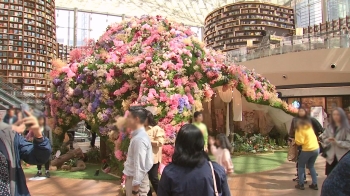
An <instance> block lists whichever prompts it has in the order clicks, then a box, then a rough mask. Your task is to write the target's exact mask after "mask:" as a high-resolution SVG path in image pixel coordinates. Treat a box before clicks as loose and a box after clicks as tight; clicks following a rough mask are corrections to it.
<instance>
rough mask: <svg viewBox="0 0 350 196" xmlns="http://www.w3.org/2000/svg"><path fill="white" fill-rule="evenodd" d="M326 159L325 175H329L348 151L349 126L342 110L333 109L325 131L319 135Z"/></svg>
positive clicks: (349, 140)
mask: <svg viewBox="0 0 350 196" xmlns="http://www.w3.org/2000/svg"><path fill="white" fill-rule="evenodd" d="M321 138H322V141H323V147H324V149H325V151H324V152H323V156H324V157H325V158H326V160H327V162H326V175H329V174H330V173H331V172H332V170H333V169H334V168H335V166H336V165H337V164H338V161H339V160H340V159H341V158H342V157H343V156H344V154H345V153H347V152H348V151H349V150H350V125H349V120H348V118H347V116H346V114H345V112H344V110H343V109H342V108H339V107H338V108H335V109H334V110H333V112H332V114H331V117H330V123H329V125H328V127H327V129H326V131H325V132H324V133H323V134H322V135H321Z"/></svg>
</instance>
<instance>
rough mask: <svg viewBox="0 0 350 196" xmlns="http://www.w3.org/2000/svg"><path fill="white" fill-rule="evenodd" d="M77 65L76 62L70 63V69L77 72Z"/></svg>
mask: <svg viewBox="0 0 350 196" xmlns="http://www.w3.org/2000/svg"><path fill="white" fill-rule="evenodd" d="M78 65H79V64H78V63H73V64H71V66H70V69H71V70H72V72H74V73H77V72H78Z"/></svg>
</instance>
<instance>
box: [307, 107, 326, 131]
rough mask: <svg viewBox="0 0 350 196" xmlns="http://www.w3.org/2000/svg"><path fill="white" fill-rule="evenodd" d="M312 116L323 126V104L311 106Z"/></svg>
mask: <svg viewBox="0 0 350 196" xmlns="http://www.w3.org/2000/svg"><path fill="white" fill-rule="evenodd" d="M310 115H311V117H313V118H315V119H316V120H317V121H318V122H319V123H320V124H321V125H322V127H323V122H324V116H323V108H322V106H316V107H311V111H310Z"/></svg>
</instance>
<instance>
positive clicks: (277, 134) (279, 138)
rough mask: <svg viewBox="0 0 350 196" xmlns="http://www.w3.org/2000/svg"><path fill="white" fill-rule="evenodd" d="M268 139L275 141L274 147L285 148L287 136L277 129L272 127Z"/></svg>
mask: <svg viewBox="0 0 350 196" xmlns="http://www.w3.org/2000/svg"><path fill="white" fill-rule="evenodd" d="M269 137H270V138H272V139H275V141H276V145H279V146H286V144H287V139H288V134H287V133H286V132H284V131H281V130H279V129H277V127H273V128H272V130H271V131H270V132H269Z"/></svg>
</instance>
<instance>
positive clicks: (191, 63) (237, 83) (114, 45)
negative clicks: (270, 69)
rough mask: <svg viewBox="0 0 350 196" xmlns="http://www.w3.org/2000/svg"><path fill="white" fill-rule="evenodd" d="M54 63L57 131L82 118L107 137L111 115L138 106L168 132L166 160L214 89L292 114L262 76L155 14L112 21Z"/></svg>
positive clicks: (123, 141)
mask: <svg viewBox="0 0 350 196" xmlns="http://www.w3.org/2000/svg"><path fill="white" fill-rule="evenodd" d="M53 66H54V70H53V71H52V72H51V78H52V87H51V94H50V96H49V98H48V101H49V103H50V108H51V115H52V116H54V117H55V118H56V121H57V122H56V124H57V127H56V129H55V131H54V133H55V134H56V135H57V136H58V137H63V136H61V135H62V134H63V133H64V132H65V131H66V130H67V129H68V128H70V127H71V126H73V125H74V124H75V123H77V122H78V121H81V120H85V121H87V122H89V123H90V124H91V125H92V126H93V127H94V130H97V133H98V134H99V135H100V136H107V135H108V133H109V132H111V131H112V129H113V123H114V118H115V117H116V116H121V115H124V113H125V112H126V111H127V110H128V108H129V107H130V106H131V105H133V104H135V105H142V106H144V107H146V108H147V109H148V110H150V111H151V112H152V113H153V114H154V115H155V116H156V119H157V120H158V122H159V126H161V127H162V128H163V129H164V130H165V132H166V145H165V146H164V148H163V154H164V155H163V163H164V164H167V163H168V162H169V161H170V157H171V154H172V153H173V143H174V140H175V137H176V133H177V131H178V130H179V128H180V127H181V126H182V125H183V124H185V123H187V122H188V121H189V119H190V118H191V116H192V113H193V111H198V110H202V102H203V101H210V100H211V97H212V95H213V94H214V91H213V88H214V87H217V86H221V85H226V86H227V87H229V88H237V89H238V90H239V91H240V92H241V94H242V95H243V96H244V97H245V98H246V99H247V100H248V101H249V102H254V103H258V104H264V105H270V106H272V107H276V108H279V109H282V110H284V111H285V112H287V113H290V114H293V113H295V108H293V107H291V106H290V105H288V104H287V103H285V102H283V101H281V100H280V99H279V98H278V97H277V93H276V90H275V87H274V86H273V85H272V84H271V83H270V82H269V81H268V80H267V79H265V78H263V77H262V76H260V75H259V74H257V73H255V72H254V71H253V70H249V69H247V68H245V67H244V66H240V65H239V66H238V65H234V64H228V65H227V64H225V56H224V55H223V54H222V53H220V52H217V51H214V50H212V49H209V48H206V47H205V44H204V43H203V42H201V41H200V40H198V38H197V37H196V35H195V34H194V33H193V32H192V31H191V30H190V29H189V28H188V27H185V26H183V25H180V24H177V23H175V22H171V21H168V20H167V19H166V18H163V17H161V16H156V17H152V16H143V17H140V18H136V17H135V18H131V19H130V20H126V21H122V22H121V23H116V24H112V25H110V26H109V27H108V28H107V30H106V32H105V33H104V34H103V35H102V36H101V37H100V38H99V40H98V41H97V42H96V43H93V42H89V43H88V45H87V46H85V47H82V48H79V49H75V50H73V51H71V59H70V62H68V63H64V62H62V61H59V60H56V61H55V62H53ZM128 138H129V137H128V136H127V134H126V133H124V132H122V131H120V132H119V136H118V138H117V140H118V141H119V142H116V145H117V149H119V150H117V152H116V153H115V155H116V158H117V161H119V162H120V163H122V162H124V160H125V158H126V151H127V146H128V145H127V144H128ZM120 165H122V164H120Z"/></svg>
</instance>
